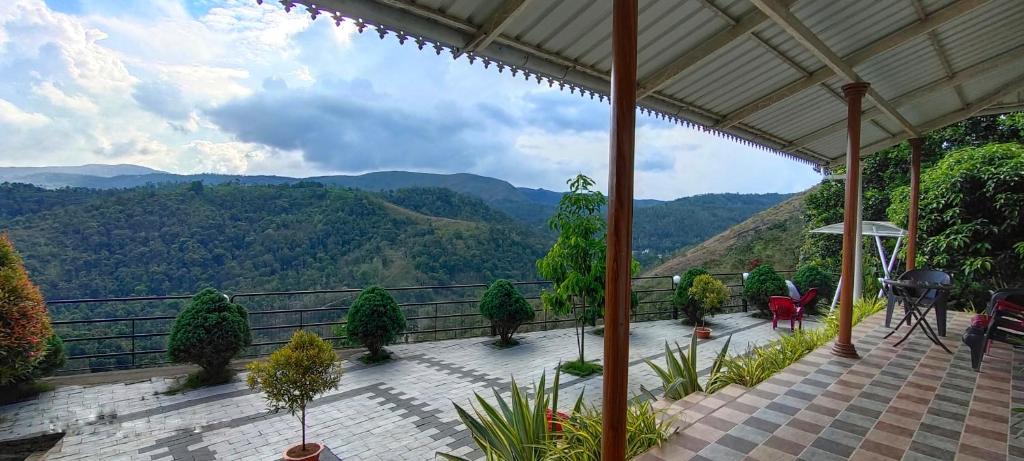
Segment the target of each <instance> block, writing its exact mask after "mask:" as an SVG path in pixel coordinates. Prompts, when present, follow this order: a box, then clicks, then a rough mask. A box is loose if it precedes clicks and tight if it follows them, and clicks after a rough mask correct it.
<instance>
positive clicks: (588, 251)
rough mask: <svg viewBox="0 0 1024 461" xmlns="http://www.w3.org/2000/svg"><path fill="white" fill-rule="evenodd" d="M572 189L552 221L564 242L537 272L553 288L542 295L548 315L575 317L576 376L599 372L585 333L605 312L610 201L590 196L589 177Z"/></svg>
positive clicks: (635, 264) (594, 193)
mask: <svg viewBox="0 0 1024 461" xmlns="http://www.w3.org/2000/svg"><path fill="white" fill-rule="evenodd" d="M568 184H569V192H568V193H566V194H565V195H563V196H562V198H561V200H559V202H558V208H557V209H556V211H555V215H554V216H552V217H551V219H550V220H549V221H548V225H549V226H550V227H551V229H552V230H554V231H555V232H557V233H558V239H557V240H555V243H554V245H552V246H551V250H550V251H548V254H547V255H545V256H544V257H543V258H541V259H540V260H538V261H537V272H538V273H539V274H540V276H541V277H544V278H545V279H547V280H551V284H552V288H551V289H550V290H544V291H543V292H541V302H542V303H543V305H544V309H547V310H549V311H551V312H554V313H555V314H556V315H573V316H574V317H575V320H576V325H575V328H576V347H577V350H578V351H579V357H578V358H577V359H576V361H575V363H576V364H577V366H576V367H573V366H572V363H573V362H569V363H566V364H564V365H563V366H566V367H568V368H565V370H566V371H567V372H571V371H573V370H574V369H576V368H581V369H589V370H593V369H594V367H595V366H599V365H597V364H590V365H587V364H588V363H589V362H587V361H586V356H585V347H584V346H585V344H586V341H585V339H586V338H585V336H584V334H583V328H584V326H585V322H586V320H587V319H588V318H589V319H591V322H592V323H593V322H594V321H596V319H597V318H598V317H599V316H600V315H599V314H598V313H600V312H603V311H604V281H605V280H604V279H605V252H606V244H605V241H606V230H605V220H604V216H603V214H602V209H603V207H604V206H605V203H606V201H605V198H604V195H603V194H601V193H600V192H598V191H593V190H590V188H591V187H593V186H594V180H593V179H590V178H588V177H587V176H584V175H582V174H581V175H577V176H576V177H574V178H572V179H570V180H569V181H568ZM639 270H640V264H639V263H638V262H637V261H636V260H635V259H634V260H633V262H632V271H633V273H636V272H637V271H639ZM588 309H589V310H590V312H589V313H588Z"/></svg>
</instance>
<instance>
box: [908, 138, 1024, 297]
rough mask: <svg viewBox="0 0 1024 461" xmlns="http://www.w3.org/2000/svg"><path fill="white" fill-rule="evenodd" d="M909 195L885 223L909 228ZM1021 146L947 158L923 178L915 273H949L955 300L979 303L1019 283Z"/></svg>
mask: <svg viewBox="0 0 1024 461" xmlns="http://www.w3.org/2000/svg"><path fill="white" fill-rule="evenodd" d="M909 195H910V193H909V188H908V187H901V188H899V189H897V190H896V191H895V192H893V196H892V205H891V206H890V207H889V216H890V218H892V220H893V221H895V222H896V223H898V224H901V225H905V224H906V222H907V219H908V217H907V215H908V212H907V210H908V209H909ZM1021 203H1024V145H1021V144H1015V143H1008V144H989V145H986V146H983V147H973V148H965V149H960V150H957V151H954V152H950V153H949V154H947V155H946V156H945V157H944V158H943V159H942V160H940V161H939V162H938V163H937V164H935V166H934V167H932V168H929V169H927V170H925V171H924V172H923V173H922V175H921V198H920V221H919V224H918V230H919V233H920V234H919V235H920V236H919V241H920V242H921V245H920V246H919V248H920V250H919V258H920V259H921V260H922V261H919V264H918V266H920V267H936V268H945V269H947V270H949V271H951V272H952V273H953V281H954V283H955V284H956V289H955V291H954V293H953V294H954V296H955V297H956V298H959V299H960V300H961V301H967V300H970V301H974V302H979V303H980V302H983V301H984V300H986V299H987V298H988V290H989V289H993V288H1000V287H1006V286H1017V285H1019V284H1021V283H1024V275H1022V274H1024V257H1022V255H1021V254H1020V253H1019V252H1018V251H1017V250H1016V249H1015V248H1017V247H1018V246H1019V245H1021V244H1022V243H1024V212H1022V209H1021Z"/></svg>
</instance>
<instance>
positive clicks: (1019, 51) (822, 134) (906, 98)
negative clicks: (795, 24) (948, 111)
mask: <svg viewBox="0 0 1024 461" xmlns="http://www.w3.org/2000/svg"><path fill="white" fill-rule="evenodd" d="M1021 60H1024V46H1019V47H1017V48H1014V49H1012V50H1010V51H1007V52H1004V53H1002V54H1000V55H998V56H996V57H993V58H989V59H987V60H985V61H982V62H979V63H977V64H975V65H973V66H970V67H968V68H966V69H964V70H962V71H960V72H957V73H956V74H953V75H951V76H948V77H946V78H943V79H940V80H936V81H934V82H932V83H929V84H927V85H924V86H921V87H918V88H916V89H914V90H911V91H908V92H906V93H904V94H901V95H899V96H897V97H896V98H894V99H893V100H892V101H891V102H892V103H893V105H895V106H896V107H900V106H904V105H906V104H908V103H910V102H911V101H913V100H915V99H920V98H924V97H927V96H931V95H933V94H935V93H937V92H940V91H942V90H945V89H946V88H950V87H954V88H955V87H956V86H958V85H960V84H962V83H964V82H967V81H969V80H972V79H974V78H975V77H978V76H980V75H984V74H987V73H990V72H992V71H995V70H1001V71H1009V70H1012V69H1014V68H1017V67H1019V66H1020V65H1021ZM882 115H883V114H882V111H881V110H879V109H878V107H872V108H870V109H868V110H866V111H864V114H862V117H863V118H864V119H865V120H867V119H875V118H877V117H880V116H882ZM844 127H846V122H845V120H840V121H838V122H836V123H833V124H831V125H829V126H826V127H824V128H821V129H819V130H817V131H814V132H813V133H810V134H807V135H805V136H802V137H800V138H799V139H796V140H794V141H793V142H792V143H790V144H789V145H787V146H785V147H783V148H782V150H784V151H790V150H793V149H798V148H801V147H806V146H808V145H810V144H813V143H814V142H816V141H818V140H819V139H823V138H826V137H828V136H830V135H832V134H834V133H837V132H839V131H841V130H842V129H843V128H844Z"/></svg>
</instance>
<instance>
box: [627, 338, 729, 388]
mask: <svg viewBox="0 0 1024 461" xmlns="http://www.w3.org/2000/svg"><path fill="white" fill-rule="evenodd" d="M730 342H732V336H730V337H729V339H726V340H725V345H723V346H722V350H721V351H719V353H718V356H717V357H716V358H715V362H714V363H713V364H712V365H711V373H710V374H709V378H708V385H709V386H711V385H712V384H713V383H715V381H716V378H715V376H717V375H718V372H719V371H720V370H721V368H722V363H723V360H725V358H726V353H728V352H729V343H730ZM676 350H677V351H678V352H679V353H678V357H677V356H676V355H674V354H673V353H672V349H670V348H669V347H668V341H665V368H662V367H659V366H658V365H657V364H656V363H654V362H652V361H650V360H649V359H646V358H645V359H644V361H645V362H647V366H649V367H651V369H652V370H654V374H656V375H658V377H659V378H661V389H662V395H664V396H665V397H666V398H668V399H672V400H679V399H681V398H683V397H686V396H687V395H690V394H692V393H694V392H704V389H705V388H704V386H701V384H700V370H699V369H697V335H690V349H689V352H683V348H682V347H679V343H676ZM641 389H643V388H641ZM643 390H644V391H646V389H643ZM714 390H717V388H715V389H709V392H713V391H714ZM652 397H654V396H653V395H652Z"/></svg>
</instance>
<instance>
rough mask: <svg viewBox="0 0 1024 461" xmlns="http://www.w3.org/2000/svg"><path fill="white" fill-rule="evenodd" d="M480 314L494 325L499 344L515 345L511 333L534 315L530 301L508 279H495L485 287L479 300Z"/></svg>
mask: <svg viewBox="0 0 1024 461" xmlns="http://www.w3.org/2000/svg"><path fill="white" fill-rule="evenodd" d="M480 314H481V315H483V316H484V318H485V319H487V320H490V321H491V323H492V324H493V325H494V329H495V330H496V331H497V333H498V337H499V338H500V339H499V340H498V345H499V346H512V345H515V344H516V341H515V340H513V339H512V335H513V334H515V332H516V330H518V329H519V326H520V325H522V324H523V322H528V321H530V320H533V318H534V315H535V313H534V312H533V307H532V306H530V303H528V302H526V299H525V298H523V295H521V294H519V291H518V290H516V287H515V286H514V285H512V282H509V281H508V280H496V281H495V282H494V283H492V284H491V286H490V287H488V288H487V291H486V292H485V293H484V297H483V299H482V300H480Z"/></svg>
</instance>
